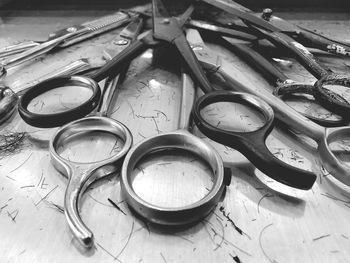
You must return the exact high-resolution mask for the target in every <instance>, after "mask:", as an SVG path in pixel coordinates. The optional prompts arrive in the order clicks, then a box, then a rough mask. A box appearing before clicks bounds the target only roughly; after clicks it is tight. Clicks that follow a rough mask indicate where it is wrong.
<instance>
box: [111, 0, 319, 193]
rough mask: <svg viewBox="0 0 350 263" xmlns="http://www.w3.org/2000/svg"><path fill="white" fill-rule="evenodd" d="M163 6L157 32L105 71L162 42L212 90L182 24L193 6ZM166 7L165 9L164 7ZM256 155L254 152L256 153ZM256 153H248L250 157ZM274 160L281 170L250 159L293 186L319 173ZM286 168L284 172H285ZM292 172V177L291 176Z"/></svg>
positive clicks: (307, 185) (304, 183)
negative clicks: (170, 11)
mask: <svg viewBox="0 0 350 263" xmlns="http://www.w3.org/2000/svg"><path fill="white" fill-rule="evenodd" d="M159 5H160V2H159V1H155V0H154V1H153V16H154V18H153V32H146V33H145V34H144V35H143V36H142V35H141V36H140V38H139V39H138V40H137V41H135V42H134V44H132V45H130V46H129V47H128V48H127V49H125V50H124V51H123V52H121V53H119V54H118V55H117V56H116V57H115V58H114V59H113V60H116V61H117V63H116V64H115V65H114V67H113V68H111V71H110V72H108V71H105V74H106V75H108V74H111V73H112V72H113V70H116V69H117V68H118V67H121V66H122V65H123V64H124V63H126V62H128V61H130V60H131V59H133V58H135V57H136V56H137V55H138V54H140V53H141V52H142V51H144V50H146V49H147V48H148V47H155V46H159V45H161V44H169V43H171V44H174V45H175V46H176V48H177V49H178V50H179V53H180V54H181V56H182V58H183V59H184V61H185V62H186V69H188V71H189V72H190V73H191V77H192V79H193V80H194V81H195V82H196V83H197V84H198V85H199V87H200V88H201V89H202V90H203V91H204V93H208V92H211V91H213V90H214V89H213V87H212V85H211V83H210V82H209V81H208V79H207V78H206V76H205V74H204V71H203V69H202V68H201V66H200V65H199V62H198V60H197V58H196V56H195V54H194V53H193V51H192V49H191V47H190V46H189V44H188V42H187V40H186V37H185V35H184V33H183V32H182V30H181V27H182V26H183V25H184V24H185V21H186V20H187V18H188V17H189V16H190V14H191V12H192V10H193V8H192V7H189V8H188V9H187V10H186V11H185V12H184V13H183V14H182V15H181V16H180V18H178V19H176V18H174V17H169V15H167V14H164V13H162V12H161V11H160V8H159V7H158V6H159ZM162 9H163V10H164V8H162ZM252 155H254V154H252ZM252 155H247V157H248V158H250V157H251V156H252ZM270 155H271V159H270V160H273V163H274V165H275V167H279V169H270V168H269V167H270V166H269V165H270V164H271V162H269V163H264V162H259V161H255V159H254V158H250V161H254V162H253V163H254V165H255V166H256V167H257V168H258V169H261V170H262V171H263V172H265V173H266V174H267V175H268V176H270V177H271V178H273V179H275V180H277V181H279V182H281V183H284V184H287V185H289V186H292V187H296V188H301V189H309V188H310V187H311V186H312V184H313V183H314V181H315V175H314V174H312V173H310V172H307V171H304V170H301V169H298V168H295V167H293V166H290V165H287V164H286V163H284V162H282V161H280V160H279V159H278V158H276V157H274V156H273V155H272V154H271V153H270ZM281 171H283V172H281ZM291 175H292V176H291Z"/></svg>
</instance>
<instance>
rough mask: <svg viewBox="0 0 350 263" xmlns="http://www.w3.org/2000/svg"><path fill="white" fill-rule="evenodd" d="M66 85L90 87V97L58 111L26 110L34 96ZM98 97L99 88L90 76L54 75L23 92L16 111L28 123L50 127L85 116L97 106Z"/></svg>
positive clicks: (99, 94)
mask: <svg viewBox="0 0 350 263" xmlns="http://www.w3.org/2000/svg"><path fill="white" fill-rule="evenodd" d="M67 85H69V86H79V87H86V88H88V89H91V90H92V94H91V97H90V98H89V99H88V100H86V101H85V102H84V103H82V104H80V105H79V106H77V107H75V108H72V109H69V110H66V111H62V112H58V113H52V114H38V113H34V112H30V111H29V110H28V106H29V104H30V102H31V101H32V100H33V99H34V98H36V97H38V96H39V95H41V94H43V93H45V92H47V91H49V90H52V89H55V88H59V87H64V86H67ZM100 98H101V89H100V87H99V86H98V84H97V83H96V82H95V81H93V80H92V79H90V78H87V77H83V76H62V77H56V78H51V79H48V80H46V81H43V82H41V83H39V84H38V85H36V86H34V87H33V88H31V89H29V90H28V91H27V92H26V93H24V94H23V96H22V97H21V98H20V100H19V103H18V112H19V114H20V115H21V117H22V119H23V120H24V121H25V122H26V123H28V124H29V125H32V126H35V127H41V128H52V127H57V126H61V125H63V124H65V123H67V122H70V121H73V120H76V119H79V118H82V117H84V116H86V115H87V114H89V113H90V112H91V111H93V110H94V109H95V108H96V107H97V105H98V103H99V101H100Z"/></svg>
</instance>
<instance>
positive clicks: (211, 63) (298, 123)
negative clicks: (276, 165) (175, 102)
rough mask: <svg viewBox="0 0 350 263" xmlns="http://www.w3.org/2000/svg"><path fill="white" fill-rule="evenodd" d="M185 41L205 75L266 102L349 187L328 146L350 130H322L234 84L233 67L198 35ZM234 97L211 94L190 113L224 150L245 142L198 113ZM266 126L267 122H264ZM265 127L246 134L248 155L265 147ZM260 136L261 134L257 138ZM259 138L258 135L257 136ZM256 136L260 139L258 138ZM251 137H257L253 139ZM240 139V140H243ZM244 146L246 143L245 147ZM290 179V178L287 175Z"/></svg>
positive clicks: (349, 173) (348, 173) (347, 171)
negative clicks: (311, 142)
mask: <svg viewBox="0 0 350 263" xmlns="http://www.w3.org/2000/svg"><path fill="white" fill-rule="evenodd" d="M187 39H188V41H189V42H190V43H191V45H192V46H193V50H194V52H195V54H196V56H197V58H198V60H199V61H200V62H201V65H202V66H203V67H204V68H205V69H206V70H207V71H208V72H214V73H217V74H219V75H220V76H221V77H222V78H223V79H224V80H225V81H226V82H227V83H228V84H231V85H230V86H231V87H232V89H234V90H236V91H241V92H247V93H250V94H253V95H256V96H259V98H261V99H263V100H264V101H266V102H267V103H268V104H269V105H270V106H271V107H272V108H273V110H274V113H275V114H276V118H277V119H278V120H279V121H281V122H283V123H285V124H286V125H287V126H288V127H290V128H291V129H293V130H296V131H299V132H301V133H302V134H304V135H306V136H308V137H310V138H311V139H313V140H314V141H315V142H316V143H317V145H318V151H319V156H320V158H321V160H322V162H323V165H324V167H325V168H326V169H327V171H328V172H330V174H331V175H332V176H333V177H335V178H336V179H337V180H339V181H340V182H342V183H344V184H346V185H350V168H349V166H347V165H346V164H344V163H342V162H341V161H340V160H338V158H337V157H336V156H335V154H334V153H333V152H332V150H331V147H330V144H332V143H334V142H339V141H341V139H343V138H344V139H345V138H346V137H347V136H348V134H349V132H350V127H337V128H325V127H322V126H319V125H317V124H316V123H314V122H312V121H310V120H309V119H307V118H306V117H304V116H302V115H300V114H299V113H297V112H296V111H294V110H293V109H292V108H290V107H289V106H288V105H286V104H285V103H284V102H283V101H282V100H280V99H279V98H277V97H276V96H274V95H273V94H272V93H270V92H268V91H266V90H262V89H260V90H259V91H258V90H256V88H255V87H254V86H247V85H242V84H241V83H237V81H236V80H235V79H234V77H233V76H234V74H235V72H236V71H235V69H234V68H233V67H232V65H231V64H230V63H229V62H227V61H225V60H224V59H222V58H221V56H220V54H218V53H217V52H214V51H212V50H210V49H209V48H208V47H206V45H205V44H204V42H203V40H202V38H201V36H200V35H199V33H198V31H197V32H194V33H193V31H192V33H191V34H187ZM234 96H235V95H232V92H231V91H217V92H212V93H209V94H207V95H204V96H203V97H201V98H200V99H199V100H198V101H197V102H196V104H195V106H194V110H193V116H194V120H195V122H196V124H197V126H198V127H199V129H200V130H201V131H202V132H203V133H204V134H205V135H207V136H208V137H209V138H211V139H213V140H215V141H217V142H220V143H222V144H225V145H227V146H230V147H232V146H236V145H237V144H239V145H240V144H241V141H242V140H243V139H244V138H245V137H244V135H241V134H238V135H237V134H233V133H232V132H229V131H227V130H222V129H220V128H218V127H215V126H213V125H211V124H210V123H208V122H207V121H206V120H205V119H204V118H203V116H202V115H201V110H202V109H203V108H204V107H205V106H207V105H209V104H212V103H215V102H218V101H222V100H224V101H233V98H232V97H234ZM266 123H267V125H270V124H269V121H267V122H266ZM265 129H268V128H266V126H263V127H262V128H259V129H257V130H256V131H253V132H251V134H247V136H246V138H247V139H246V140H247V141H248V142H249V141H252V142H254V143H253V144H252V145H251V146H250V147H251V151H259V149H260V148H261V147H265V146H264V145H262V143H261V139H260V142H259V138H264V133H263V132H262V131H264V130H265ZM260 133H261V134H260ZM259 134H260V135H259ZM258 135H259V136H258ZM254 136H258V139H255V138H254ZM242 137H243V138H242ZM248 142H246V143H248ZM345 151H346V150H345ZM262 158H263V156H262ZM290 176H292V174H291V175H290Z"/></svg>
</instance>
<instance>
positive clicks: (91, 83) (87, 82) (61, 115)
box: [18, 17, 143, 128]
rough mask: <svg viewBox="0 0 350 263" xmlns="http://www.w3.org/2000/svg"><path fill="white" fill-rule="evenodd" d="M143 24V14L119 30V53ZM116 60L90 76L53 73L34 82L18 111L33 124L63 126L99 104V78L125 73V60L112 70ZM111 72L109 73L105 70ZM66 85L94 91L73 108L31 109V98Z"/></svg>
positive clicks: (21, 100)
mask: <svg viewBox="0 0 350 263" xmlns="http://www.w3.org/2000/svg"><path fill="white" fill-rule="evenodd" d="M142 26H143V18H142V17H137V18H135V19H134V20H133V21H132V22H130V23H129V24H128V26H127V27H125V28H124V29H123V30H122V31H121V32H120V33H119V34H118V37H117V39H115V40H114V42H117V45H116V46H115V48H116V53H117V52H118V53H120V52H121V51H122V50H126V49H128V47H129V46H130V44H131V42H132V41H134V40H135V41H137V40H136V37H137V35H138V34H139V32H140V30H141V28H142ZM113 64H115V60H110V61H108V62H107V63H106V64H105V65H104V66H103V67H101V68H100V69H99V70H97V72H94V73H93V74H92V75H91V76H90V77H86V76H63V77H54V78H51V79H49V80H47V81H44V82H41V83H40V84H38V85H36V86H33V87H32V88H30V89H29V90H27V92H25V93H24V94H23V96H22V97H21V98H20V100H19V103H18V112H19V114H20V116H21V117H22V119H23V120H24V121H25V122H26V123H28V124H29V125H32V126H34V127H40V128H50V127H57V126H61V125H63V124H65V123H67V122H70V121H73V120H76V119H79V118H82V117H84V116H86V115H87V114H89V113H90V112H92V111H93V110H94V109H95V108H96V107H97V105H98V102H99V100H100V98H101V89H100V87H99V85H98V83H97V82H98V81H101V80H103V79H105V78H106V77H110V78H113V77H115V76H116V75H117V74H119V73H122V72H123V71H125V70H126V69H127V68H128V67H127V65H126V63H123V66H121V67H119V69H117V70H116V71H113V74H112V73H111V66H113ZM107 71H108V72H109V73H110V74H106V72H107ZM65 86H79V87H83V88H87V89H89V90H91V91H92V94H91V96H90V98H89V99H88V100H86V101H84V102H83V103H82V104H80V105H78V106H75V107H74V108H71V109H68V110H64V111H60V112H54V113H50V114H43V113H37V112H32V111H30V110H29V109H28V106H29V105H30V103H31V101H32V100H34V99H35V98H36V97H38V96H40V95H41V94H43V93H46V92H48V91H50V90H52V89H55V88H60V87H65Z"/></svg>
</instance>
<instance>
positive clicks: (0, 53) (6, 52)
mask: <svg viewBox="0 0 350 263" xmlns="http://www.w3.org/2000/svg"><path fill="white" fill-rule="evenodd" d="M38 45H40V43H38V42H35V41H24V42H20V43H17V44H14V45H10V46H7V47H3V48H0V58H4V57H8V56H12V55H14V54H18V53H21V52H24V51H26V50H28V49H31V48H33V47H36V46H38Z"/></svg>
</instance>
